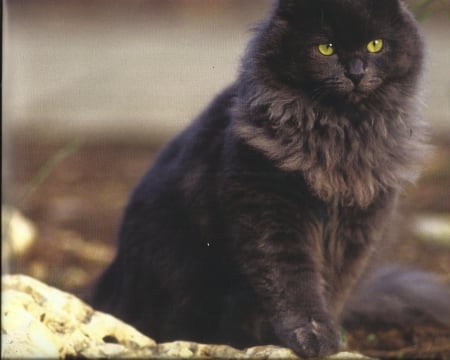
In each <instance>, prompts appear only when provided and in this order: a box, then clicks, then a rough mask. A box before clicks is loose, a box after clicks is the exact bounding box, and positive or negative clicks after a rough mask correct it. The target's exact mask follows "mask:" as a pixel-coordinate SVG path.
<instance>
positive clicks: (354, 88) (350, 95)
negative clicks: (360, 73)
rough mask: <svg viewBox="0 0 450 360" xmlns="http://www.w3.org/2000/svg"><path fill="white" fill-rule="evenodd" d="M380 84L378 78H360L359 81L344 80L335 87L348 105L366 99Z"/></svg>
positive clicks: (380, 81)
mask: <svg viewBox="0 0 450 360" xmlns="http://www.w3.org/2000/svg"><path fill="white" fill-rule="evenodd" d="M381 84H382V80H381V79H379V78H362V79H360V80H359V81H354V80H351V79H346V80H345V81H343V82H342V85H341V86H338V87H337V89H336V90H337V93H338V94H339V95H341V96H342V97H344V98H345V99H346V100H347V101H348V102H350V103H358V102H360V101H362V100H366V99H368V98H369V97H370V96H371V95H372V94H373V93H374V91H375V90H377V89H378V88H379V87H380V86H381Z"/></svg>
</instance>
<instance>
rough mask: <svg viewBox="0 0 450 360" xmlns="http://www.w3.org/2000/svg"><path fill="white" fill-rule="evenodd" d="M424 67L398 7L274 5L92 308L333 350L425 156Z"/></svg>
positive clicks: (166, 171) (151, 187)
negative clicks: (355, 68) (360, 69)
mask: <svg viewBox="0 0 450 360" xmlns="http://www.w3.org/2000/svg"><path fill="white" fill-rule="evenodd" d="M375 39H383V40H384V44H385V45H384V48H383V50H382V51H381V52H379V53H375V54H372V53H369V52H368V51H367V43H368V42H369V41H371V40H375ZM329 42H332V43H333V44H334V45H335V48H336V54H334V55H332V56H324V55H322V54H320V53H319V51H318V49H317V45H318V44H320V43H329ZM423 57H424V55H423V44H422V37H421V35H420V33H419V30H418V27H417V25H416V23H415V21H414V19H413V17H412V16H411V15H410V13H409V12H408V11H407V10H406V8H405V6H404V5H403V3H401V2H400V1H398V0H314V1H311V0H291V1H289V0H279V1H278V2H276V3H275V4H274V7H273V10H272V12H271V13H270V14H269V16H268V18H267V19H266V20H265V21H264V22H263V23H262V24H261V25H260V26H259V27H258V28H257V30H256V32H255V36H254V38H253V40H252V41H251V42H250V44H249V46H248V49H247V51H246V54H245V56H244V58H243V61H242V67H241V71H240V74H239V76H238V78H237V80H236V81H235V83H234V84H232V85H231V86H230V87H229V88H227V89H226V90H224V91H223V92H222V93H221V94H220V95H218V96H217V97H216V99H215V100H214V101H213V102H212V103H211V104H210V105H209V107H208V108H207V109H206V110H205V111H204V112H203V113H202V114H201V115H200V116H199V117H198V118H197V119H196V120H195V121H194V122H193V123H192V124H191V125H190V126H189V127H188V128H187V129H186V130H184V131H183V132H182V133H181V134H180V135H178V136H177V137H176V138H175V139H174V140H172V141H171V142H170V143H169V144H168V145H167V146H166V147H165V148H164V149H163V150H162V152H161V153H160V155H159V157H158V158H157V160H156V161H155V163H154V164H153V166H152V167H151V169H150V170H149V171H148V172H147V174H146V175H145V177H144V178H143V179H142V181H141V182H140V184H139V185H138V186H137V188H136V189H135V190H134V192H133V194H132V196H131V199H130V201H129V204H128V206H127V208H126V211H125V215H124V219H123V223H122V227H121V230H120V234H119V248H118V252H117V256H116V258H115V260H114V261H113V263H112V264H111V265H110V267H109V268H108V269H107V270H106V272H105V273H104V274H103V276H102V278H101V279H100V281H99V283H98V285H97V288H96V291H95V294H94V300H93V304H94V306H96V307H97V308H100V309H102V310H104V311H108V312H111V313H113V314H115V315H117V316H118V317H120V318H122V319H124V320H126V321H127V322H129V323H131V324H133V325H134V326H136V327H137V328H138V329H139V330H141V331H143V332H145V333H146V334H148V335H150V336H151V337H153V338H155V339H156V340H157V341H169V340H176V339H184V340H194V341H199V342H214V343H228V344H230V345H233V346H237V347H246V346H251V345H257V344H264V343H273V344H280V345H284V346H288V347H290V348H291V349H292V350H294V351H295V352H296V353H297V354H299V355H302V356H319V355H325V354H330V353H334V352H336V351H337V350H338V346H339V336H338V328H339V323H340V321H341V317H342V311H343V308H344V306H345V303H346V300H347V299H348V296H349V294H350V293H351V291H352V289H353V287H354V285H355V284H356V283H357V282H358V280H359V278H360V277H361V274H363V272H364V270H365V268H366V264H367V263H368V262H369V260H370V258H371V256H372V254H373V253H374V251H375V249H376V248H378V247H379V246H380V243H381V242H382V241H384V239H385V232H386V231H387V229H388V226H389V222H390V219H391V217H392V214H393V212H394V211H395V206H396V202H397V198H398V194H399V191H400V190H401V186H402V185H403V184H404V183H405V182H407V181H413V180H414V178H415V177H416V174H417V170H418V164H419V163H420V161H421V156H422V155H423V153H424V149H425V146H424V139H425V132H426V131H425V129H426V126H425V124H424V122H423V121H422V120H421V118H420V113H419V111H418V110H419V108H420V102H421V100H420V91H419V90H420V78H421V74H422V67H423V66H422V65H423ZM355 59H359V61H360V62H359V63H358V64H361V63H362V64H363V66H364V76H363V77H362V79H361V80H360V81H357V80H352V77H353V76H352V74H349V73H351V72H352V67H351V65H350V64H352V63H353V64H354V61H355ZM347 309H348V308H347ZM347 313H348V312H347V310H346V314H347Z"/></svg>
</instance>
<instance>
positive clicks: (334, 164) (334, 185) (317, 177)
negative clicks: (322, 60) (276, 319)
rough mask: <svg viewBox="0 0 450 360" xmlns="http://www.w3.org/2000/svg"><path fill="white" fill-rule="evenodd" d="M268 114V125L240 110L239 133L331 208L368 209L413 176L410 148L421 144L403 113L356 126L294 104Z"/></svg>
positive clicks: (364, 118) (366, 117)
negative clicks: (301, 179) (335, 204)
mask: <svg viewBox="0 0 450 360" xmlns="http://www.w3.org/2000/svg"><path fill="white" fill-rule="evenodd" d="M257 105H258V104H257V103H256V107H257ZM266 109H267V110H266V111H267V113H266V120H265V121H259V122H255V121H254V117H253V114H252V111H251V109H250V110H249V109H247V110H244V111H238V112H237V115H238V116H240V117H241V118H240V119H238V121H237V122H236V123H235V128H234V130H235V134H237V136H239V137H240V138H241V139H243V140H244V141H245V142H246V143H248V144H249V145H251V146H252V147H254V148H256V149H257V150H259V151H261V152H263V153H264V154H265V155H266V156H267V157H269V158H270V159H272V160H273V161H275V163H276V164H277V166H278V167H279V168H281V169H282V170H285V171H289V172H300V173H301V174H302V176H303V177H304V179H305V181H306V183H307V184H308V186H309V187H310V189H311V191H312V192H313V193H314V194H315V195H316V196H317V197H318V198H319V199H321V200H323V201H325V202H327V203H332V202H336V201H337V202H338V203H339V204H341V205H345V206H358V207H361V208H365V207H367V206H369V205H370V203H371V202H372V201H374V199H375V198H376V196H377V195H378V194H379V193H381V192H383V191H386V190H388V189H390V188H395V187H398V186H400V184H401V183H402V182H403V181H404V180H408V179H409V178H412V177H414V175H412V171H411V169H410V168H409V167H410V161H411V159H412V158H414V154H413V153H410V154H409V153H408V152H409V150H408V148H413V147H414V146H416V145H417V141H416V143H414V139H413V136H412V135H411V132H413V130H412V128H411V127H409V126H408V125H407V119H406V118H404V117H403V115H402V114H401V113H400V112H391V113H382V112H373V113H364V114H361V115H360V118H359V119H357V121H355V119H354V118H353V119H352V118H350V117H346V116H345V115H330V114H321V113H319V112H316V111H313V110H311V109H310V108H305V107H302V106H301V105H300V104H299V103H298V102H297V101H295V100H292V99H291V100H290V101H289V99H285V100H283V101H274V102H273V103H271V104H270V105H269V106H267V107H266ZM260 117H261V116H260Z"/></svg>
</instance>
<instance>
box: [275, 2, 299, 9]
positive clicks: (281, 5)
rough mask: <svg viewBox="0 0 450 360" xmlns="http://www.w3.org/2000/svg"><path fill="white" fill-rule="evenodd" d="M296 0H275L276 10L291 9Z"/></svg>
mask: <svg viewBox="0 0 450 360" xmlns="http://www.w3.org/2000/svg"><path fill="white" fill-rule="evenodd" d="M296 3H298V0H277V9H278V10H292V8H293V7H294V5H295V4H296Z"/></svg>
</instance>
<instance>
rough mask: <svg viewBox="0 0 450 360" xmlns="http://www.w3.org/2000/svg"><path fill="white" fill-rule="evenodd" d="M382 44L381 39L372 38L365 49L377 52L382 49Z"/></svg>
mask: <svg viewBox="0 0 450 360" xmlns="http://www.w3.org/2000/svg"><path fill="white" fill-rule="evenodd" d="M383 46H384V43H383V40H381V39H376V40H372V41H371V42H369V43H368V44H367V50H369V52H371V53H377V52H380V51H381V50H383Z"/></svg>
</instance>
